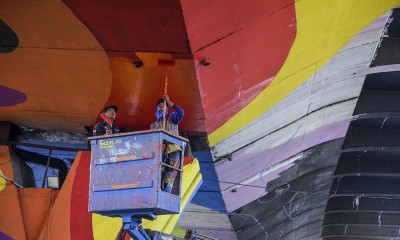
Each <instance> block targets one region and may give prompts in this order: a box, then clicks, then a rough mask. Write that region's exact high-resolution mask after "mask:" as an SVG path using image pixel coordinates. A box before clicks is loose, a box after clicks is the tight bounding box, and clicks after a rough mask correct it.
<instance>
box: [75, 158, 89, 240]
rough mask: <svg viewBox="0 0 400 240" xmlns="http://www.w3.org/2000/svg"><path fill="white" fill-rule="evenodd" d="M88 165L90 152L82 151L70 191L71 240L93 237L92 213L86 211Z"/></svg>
mask: <svg viewBox="0 0 400 240" xmlns="http://www.w3.org/2000/svg"><path fill="white" fill-rule="evenodd" d="M77 160H78V159H75V161H77ZM89 167H90V152H82V154H81V157H80V159H79V165H78V167H77V169H76V173H75V179H74V183H73V186H72V193H71V220H70V221H71V222H70V225H71V240H80V239H87V240H90V239H93V229H92V214H91V213H89V212H88V199H89Z"/></svg>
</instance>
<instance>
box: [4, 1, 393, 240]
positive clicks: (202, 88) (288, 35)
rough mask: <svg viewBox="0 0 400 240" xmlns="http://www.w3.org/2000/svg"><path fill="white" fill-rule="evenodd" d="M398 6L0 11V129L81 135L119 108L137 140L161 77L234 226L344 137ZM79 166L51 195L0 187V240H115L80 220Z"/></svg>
mask: <svg viewBox="0 0 400 240" xmlns="http://www.w3.org/2000/svg"><path fill="white" fill-rule="evenodd" d="M399 4H400V0H385V1H375V0H363V1H358V0H342V1H340V0H335V1H334V0H326V1H321V0H298V1H294V0H265V1H257V0H249V1H235V0H221V1H214V0H205V1H190V0H172V1H168V2H164V1H157V0H149V1H145V2H137V1H130V0H121V1H118V2H109V1H96V0H87V1H71V0H62V1H61V0H56V1H50V0H44V1H27V0H14V1H1V2H0V16H1V19H0V33H1V34H0V35H1V36H0V40H1V41H0V121H7V122H12V123H14V124H17V125H22V126H27V127H32V128H39V129H43V130H57V131H67V132H74V133H87V130H86V129H88V128H90V127H91V126H93V125H94V124H95V123H96V122H97V121H100V119H99V112H100V111H101V110H102V108H103V107H104V106H105V105H107V104H116V105H118V106H119V111H118V113H117V119H116V122H117V124H118V125H119V126H120V127H121V128H122V129H123V130H127V131H131V130H143V129H148V128H149V125H150V123H151V122H153V120H154V113H153V112H154V107H155V104H156V100H157V99H158V98H159V97H160V96H161V95H162V93H163V90H164V79H165V78H166V76H168V79H169V85H168V93H169V96H170V98H171V100H172V101H173V102H174V103H176V104H179V105H180V106H182V107H183V108H184V110H185V117H184V119H183V121H182V123H181V124H180V130H181V131H182V132H185V133H188V134H189V135H191V136H195V137H198V136H207V139H208V143H209V145H210V147H211V153H212V158H213V161H214V162H212V161H211V160H210V162H209V163H207V164H213V163H215V169H216V171H217V173H218V179H213V180H212V181H213V182H214V183H215V184H219V187H220V189H218V191H221V192H222V195H223V199H224V202H225V204H226V207H227V210H228V211H229V212H232V211H235V210H237V209H238V208H240V207H242V206H244V205H246V204H248V203H249V202H251V201H254V200H256V199H258V198H259V197H261V196H263V195H265V194H266V190H265V189H266V185H268V183H269V182H270V181H272V180H273V179H275V178H277V177H279V175H280V173H281V172H282V171H284V170H287V169H289V168H290V167H291V166H293V164H294V162H295V161H296V160H298V159H301V158H302V157H303V154H304V153H302V152H303V151H304V150H306V149H308V148H310V147H313V146H317V145H319V144H321V143H324V142H328V141H330V140H333V139H337V138H341V137H343V136H344V134H345V132H346V130H347V127H348V124H349V121H350V119H351V116H352V112H353V110H354V106H355V102H356V100H357V98H358V96H359V92H360V89H361V86H362V84H363V81H364V79H365V76H366V74H367V71H368V70H367V68H368V65H369V64H370V63H371V61H372V59H373V57H374V51H375V49H376V47H377V46H378V44H379V41H380V39H381V37H382V34H383V31H384V28H385V23H386V22H387V18H388V16H389V15H390V12H389V11H390V10H391V9H392V8H394V7H396V6H399ZM204 59H207V61H208V64H205V63H204V62H203V60H204ZM165 62H168V63H169V64H166V65H165V64H163V63H165ZM85 127H86V128H85ZM0 150H1V151H0V154H1V155H0V164H1V165H0V170H1V171H2V172H3V173H4V174H5V175H7V176H12V170H11V165H10V163H9V162H7V161H8V160H9V153H8V149H6V148H2V147H1V148H0ZM299 153H301V154H299ZM88 161H89V160H88V154H87V153H80V154H79V155H78V157H77V159H76V160H75V163H74V166H73V168H72V169H71V171H70V173H69V176H68V179H67V182H66V183H65V186H64V187H63V189H62V190H61V191H60V192H58V191H51V190H46V189H43V191H42V190H38V191H37V192H33V191H30V190H20V189H15V188H14V187H13V186H11V185H9V183H6V182H4V181H2V179H1V178H0V190H1V191H0V197H1V199H2V202H4V203H6V204H1V205H0V212H2V211H3V212H7V211H8V209H17V210H18V211H17V212H18V213H17V214H14V215H11V214H9V215H7V217H5V218H0V226H2V228H0V236H2V234H3V235H7V236H11V237H12V238H14V239H28V238H29V237H30V236H34V237H35V239H38V238H39V237H41V238H45V237H49V238H51V239H52V238H57V239H60V235H61V238H65V239H71V238H74V239H75V238H76V239H78V238H79V237H81V238H82V236H84V237H83V238H85V239H99V238H100V237H99V236H105V235H107V234H109V235H107V236H109V237H111V238H114V236H116V235H118V233H119V232H120V226H118V225H119V223H118V222H119V220H117V219H108V218H107V219H104V218H103V217H101V216H97V215H91V214H89V213H87V211H86V210H85V207H86V205H85V201H81V200H82V199H87V195H86V194H87V184H88V181H87V179H88V172H87V168H88ZM209 169H211V170H210V171H214V168H211V167H210V168H209ZM71 176H72V177H71ZM78 183H79V184H78ZM247 185H249V186H256V188H254V187H248V186H247ZM214 187H215V186H213V188H212V190H213V191H217V190H216V188H214ZM39 196H40V197H42V198H43V200H37V199H39V198H40V197H39ZM238 196H240V197H238ZM3 199H4V201H3ZM28 199H36V200H32V201H37V204H38V206H40V207H38V210H37V211H41V214H44V215H46V216H47V215H49V216H48V218H45V219H40V220H38V221H37V225H35V226H33V227H32V228H28V227H27V226H26V224H25V225H24V222H23V219H24V215H23V214H32V212H31V211H34V210H32V209H31V208H30V207H29V206H26V202H27V201H28ZM194 201H195V202H196V201H197V202H196V203H197V204H198V206H196V207H199V206H200V207H204V206H205V205H204V201H201V199H198V200H196V199H195V200H194ZM35 203H36V202H35ZM207 203H209V202H207ZM202 204H203V205H202ZM53 205H54V206H53ZM223 205H224V204H223V203H222V202H221V201H220V202H218V204H216V205H212V207H210V206H207V207H210V208H212V209H213V210H218V211H221V209H224V207H225V206H223ZM48 206H53V207H52V210H51V211H50V212H48ZM71 206H74V207H71ZM27 216H29V217H30V218H32V215H27ZM46 219H49V221H48V222H46ZM165 221H167V220H165ZM174 221H175V220H174ZM9 222H13V225H12V226H10V224H9ZM103 224H106V225H110V226H112V227H110V229H107V230H104V229H103V227H102V226H103ZM66 226H67V227H66ZM17 229H25V231H17ZM38 229H40V231H39V232H38ZM168 229H169V230H168V231H170V230H171V229H170V228H168ZM171 231H172V230H171ZM28 233H29V234H28ZM61 233H65V234H61ZM5 238H6V236H5Z"/></svg>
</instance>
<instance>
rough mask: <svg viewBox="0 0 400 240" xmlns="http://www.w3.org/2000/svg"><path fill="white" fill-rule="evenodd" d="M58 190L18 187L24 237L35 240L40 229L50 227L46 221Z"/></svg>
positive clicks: (38, 235)
mask: <svg viewBox="0 0 400 240" xmlns="http://www.w3.org/2000/svg"><path fill="white" fill-rule="evenodd" d="M58 192H59V191H58V190H57V191H54V190H52V189H49V188H23V189H18V193H19V201H20V204H21V212H22V219H23V221H24V226H25V233H26V239H29V240H37V239H39V237H40V234H41V232H42V230H43V229H47V228H49V227H50V226H49V225H46V223H47V219H48V216H49V215H50V209H51V206H52V205H53V204H54V201H55V200H56V197H57V194H58Z"/></svg>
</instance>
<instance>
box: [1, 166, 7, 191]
mask: <svg viewBox="0 0 400 240" xmlns="http://www.w3.org/2000/svg"><path fill="white" fill-rule="evenodd" d="M0 174H1V175H4V174H3V172H2V171H1V170H0ZM5 187H6V180H5V179H4V178H2V177H0V192H1V191H3V189H4V188H5Z"/></svg>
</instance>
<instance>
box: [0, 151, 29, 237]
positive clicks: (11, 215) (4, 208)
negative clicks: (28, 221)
mask: <svg viewBox="0 0 400 240" xmlns="http://www.w3.org/2000/svg"><path fill="white" fill-rule="evenodd" d="M0 170H1V172H2V174H3V175H4V176H6V177H8V178H10V179H12V180H14V177H13V173H12V165H11V158H10V152H9V150H8V147H7V146H1V145H0ZM0 231H1V232H3V233H4V234H7V235H8V236H10V237H12V238H14V239H21V240H23V239H26V235H25V231H24V222H23V220H22V214H21V206H20V203H19V197H18V190H17V188H16V187H15V186H14V185H13V184H11V183H9V182H8V181H7V182H5V187H3V188H1V189H0Z"/></svg>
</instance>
